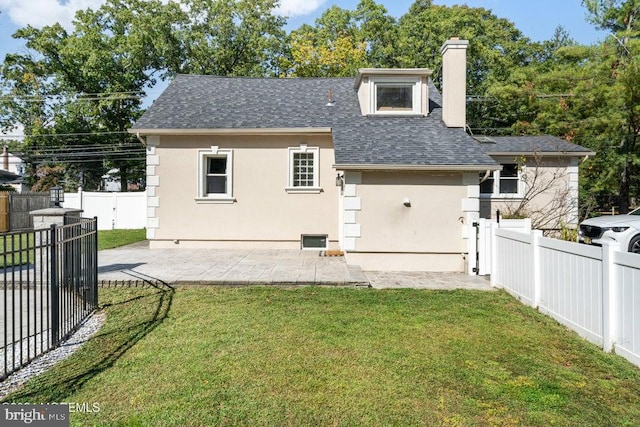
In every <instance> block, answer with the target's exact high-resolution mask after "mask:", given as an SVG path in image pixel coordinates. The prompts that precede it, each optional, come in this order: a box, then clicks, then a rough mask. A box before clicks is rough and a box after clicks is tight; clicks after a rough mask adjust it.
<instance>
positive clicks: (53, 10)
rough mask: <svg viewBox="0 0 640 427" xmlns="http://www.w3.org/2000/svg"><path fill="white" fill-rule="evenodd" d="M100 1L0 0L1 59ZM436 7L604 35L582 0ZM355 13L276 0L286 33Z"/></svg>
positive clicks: (583, 35)
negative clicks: (31, 29)
mask: <svg viewBox="0 0 640 427" xmlns="http://www.w3.org/2000/svg"><path fill="white" fill-rule="evenodd" d="M102 2H103V0H0V12H1V13H0V58H4V54H6V53H7V52H13V51H16V50H19V49H21V44H20V43H19V42H17V41H14V40H13V39H12V38H11V35H12V34H13V33H14V32H15V31H16V30H17V29H18V28H21V27H24V26H26V25H27V24H29V25H33V26H35V27H41V26H43V25H49V24H52V23H54V22H56V21H59V22H61V23H62V24H63V25H64V26H66V27H67V28H69V27H70V25H71V24H70V22H71V19H72V17H73V14H74V13H75V11H76V10H78V9H80V8H86V7H94V8H95V7H98V6H99V5H100V4H101V3H102ZM377 2H378V3H381V4H383V5H384V6H385V7H386V8H387V9H388V10H389V13H390V14H391V15H393V16H396V17H399V16H402V15H403V14H405V13H406V12H407V11H408V10H409V6H411V4H412V3H413V0H377ZM434 3H435V4H441V5H448V6H451V5H453V4H467V5H468V6H471V7H484V8H486V9H490V10H492V11H493V13H494V14H495V15H497V16H499V17H501V18H507V19H509V20H510V21H512V22H514V23H515V24H516V27H517V28H518V29H520V30H521V31H522V32H523V33H524V34H525V35H526V36H528V37H530V38H531V39H533V40H538V41H539V40H545V39H548V38H550V37H551V36H552V35H553V32H554V30H555V28H556V27H557V26H558V25H562V26H563V27H565V28H566V29H567V30H568V31H569V33H570V35H571V36H572V37H573V38H574V39H575V40H577V41H578V42H580V43H584V44H592V43H594V42H596V41H598V40H600V39H602V38H603V37H604V33H602V32H598V31H596V30H595V28H594V27H593V26H592V25H591V24H589V23H588V22H587V21H586V19H585V9H584V7H582V5H581V0H462V1H461V0H434ZM332 4H336V5H338V6H340V7H343V8H346V9H354V8H355V7H356V5H357V4H358V0H342V1H330V0H281V9H282V13H283V14H286V15H288V16H290V18H289V25H288V28H289V29H293V28H297V27H298V26H300V25H301V24H303V23H313V21H314V20H315V19H316V18H317V17H318V16H319V15H320V14H321V13H322V12H323V11H324V10H326V9H327V8H328V7H329V6H330V5H332Z"/></svg>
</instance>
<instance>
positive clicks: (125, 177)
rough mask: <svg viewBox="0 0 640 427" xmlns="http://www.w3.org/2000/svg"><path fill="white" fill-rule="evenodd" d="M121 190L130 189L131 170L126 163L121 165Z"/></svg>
mask: <svg viewBox="0 0 640 427" xmlns="http://www.w3.org/2000/svg"><path fill="white" fill-rule="evenodd" d="M119 169H120V191H122V192H125V191H129V171H128V170H127V167H126V166H125V165H120V168H119Z"/></svg>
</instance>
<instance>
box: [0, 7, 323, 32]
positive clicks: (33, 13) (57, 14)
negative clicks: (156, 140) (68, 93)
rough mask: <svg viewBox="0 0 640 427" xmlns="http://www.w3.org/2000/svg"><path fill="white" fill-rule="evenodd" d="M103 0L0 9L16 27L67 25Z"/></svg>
mask: <svg viewBox="0 0 640 427" xmlns="http://www.w3.org/2000/svg"><path fill="white" fill-rule="evenodd" d="M325 1H326V0H281V1H280V6H278V8H277V9H276V13H277V14H278V15H282V16H287V17H295V16H304V15H308V14H310V13H313V12H315V11H317V10H318V9H319V8H320V7H321V6H322V5H323V4H324V3H325ZM104 2H105V0H0V10H2V13H3V14H6V15H7V16H8V17H9V19H11V21H12V22H13V23H14V24H16V25H17V26H18V27H25V26H27V25H31V26H33V27H36V28H42V27H44V26H46V25H52V24H55V23H56V22H59V23H60V25H62V26H63V27H65V28H66V29H71V28H72V24H71V22H72V21H73V18H74V16H75V14H76V12H77V11H78V10H83V9H87V8H89V7H90V8H92V9H97V8H99V7H100V6H101V5H102V4H103V3H104Z"/></svg>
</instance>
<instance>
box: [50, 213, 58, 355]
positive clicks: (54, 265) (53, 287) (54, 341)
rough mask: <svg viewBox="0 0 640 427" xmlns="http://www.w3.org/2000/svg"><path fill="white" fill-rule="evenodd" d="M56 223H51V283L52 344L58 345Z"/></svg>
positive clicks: (53, 345)
mask: <svg viewBox="0 0 640 427" xmlns="http://www.w3.org/2000/svg"><path fill="white" fill-rule="evenodd" d="M56 235H57V230H56V225H55V224H51V238H50V239H49V244H50V245H51V268H50V269H49V272H50V274H51V277H50V280H49V283H50V285H51V346H52V347H56V346H57V345H58V342H59V339H60V330H59V327H60V294H59V291H60V289H59V283H58V244H57V239H56V237H57V236H56Z"/></svg>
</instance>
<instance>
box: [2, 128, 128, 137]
mask: <svg viewBox="0 0 640 427" xmlns="http://www.w3.org/2000/svg"><path fill="white" fill-rule="evenodd" d="M123 134H129V132H127V131H125V130H120V131H106V132H76V133H42V134H29V135H26V134H22V135H6V134H5V135H0V138H48V137H52V138H56V137H61V136H97V135H123Z"/></svg>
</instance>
